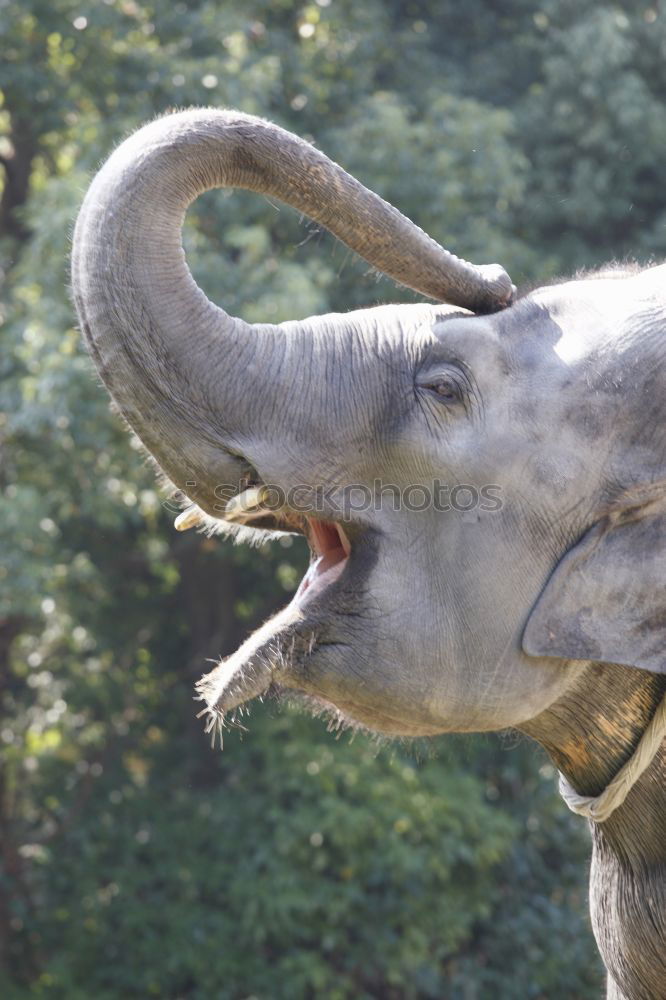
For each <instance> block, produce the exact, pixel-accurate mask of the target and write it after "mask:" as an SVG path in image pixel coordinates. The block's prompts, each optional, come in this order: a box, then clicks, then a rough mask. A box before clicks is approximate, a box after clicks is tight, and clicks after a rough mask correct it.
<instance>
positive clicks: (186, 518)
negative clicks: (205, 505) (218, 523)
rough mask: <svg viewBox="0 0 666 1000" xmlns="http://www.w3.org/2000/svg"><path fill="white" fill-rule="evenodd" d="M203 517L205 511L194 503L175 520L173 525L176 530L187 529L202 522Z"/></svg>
mask: <svg viewBox="0 0 666 1000" xmlns="http://www.w3.org/2000/svg"><path fill="white" fill-rule="evenodd" d="M203 519H204V514H203V511H201V510H200V509H199V508H198V507H197V505H196V504H192V506H191V507H188V508H187V509H186V510H184V511H183V512H182V514H179V515H178V517H177V518H176V520H175V521H174V522H173V526H174V528H175V529H176V531H187V529H188V528H194V527H196V525H197V524H201V522H202V521H203Z"/></svg>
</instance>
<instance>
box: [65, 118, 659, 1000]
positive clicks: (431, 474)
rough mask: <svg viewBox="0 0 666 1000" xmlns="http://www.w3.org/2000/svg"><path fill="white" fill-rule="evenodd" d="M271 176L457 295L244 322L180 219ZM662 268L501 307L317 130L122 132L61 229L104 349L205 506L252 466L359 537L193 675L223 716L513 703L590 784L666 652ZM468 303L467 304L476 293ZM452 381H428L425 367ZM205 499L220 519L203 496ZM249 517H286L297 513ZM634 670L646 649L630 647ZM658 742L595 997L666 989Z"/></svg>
mask: <svg viewBox="0 0 666 1000" xmlns="http://www.w3.org/2000/svg"><path fill="white" fill-rule="evenodd" d="M216 186H231V187H233V186H236V187H245V188H248V189H251V190H255V191H259V192H265V193H268V194H270V195H272V196H274V197H278V198H281V199H282V200H283V201H284V202H286V203H287V204H290V205H292V206H294V207H295V208H297V209H298V210H299V211H301V212H303V213H305V214H306V215H308V216H310V217H311V218H313V219H315V220H316V221H318V222H320V223H321V224H323V225H325V226H326V227H328V228H329V229H330V230H331V231H332V232H334V233H335V234H336V235H337V236H339V238H340V239H342V240H343V241H344V242H346V243H347V244H348V245H349V246H350V247H352V248H353V249H355V250H357V251H358V252H359V253H361V254H362V256H364V257H365V258H366V260H368V261H369V262H370V263H371V264H373V265H374V266H375V267H377V268H378V269H379V270H382V271H384V272H385V273H387V274H388V275H390V276H391V277H393V278H394V279H395V280H397V281H399V282H402V283H403V284H405V285H408V286H409V287H411V288H414V289H417V290H418V291H420V292H421V293H423V294H424V295H427V296H429V297H430V298H434V299H437V300H440V301H446V302H448V303H450V304H452V305H453V306H456V307H458V308H457V309H452V308H451V305H447V306H444V305H428V304H422V305H413V306H409V305H401V306H394V307H391V306H384V307H379V308H374V309H366V310H361V311H358V312H352V313H347V314H340V315H328V316H321V317H316V318H313V319H309V320H305V321H301V322H290V323H283V324H280V325H279V326H270V325H261V326H254V327H252V326H249V325H248V324H245V323H244V322H243V321H241V320H238V319H233V318H231V317H229V316H228V315H227V314H226V313H224V312H223V311H222V310H221V309H218V308H217V307H215V306H213V305H212V304H211V303H210V302H208V301H207V299H206V298H205V297H204V296H203V294H202V293H201V292H200V291H199V290H198V289H197V287H196V285H195V284H194V281H193V279H192V277H191V275H190V274H189V271H188V270H187V266H186V264H185V262H184V258H183V254H182V249H181V244H180V228H181V223H182V217H183V214H184V211H185V209H186V207H187V205H188V204H189V203H190V202H191V201H192V200H193V199H194V198H195V197H196V196H197V195H198V194H199V193H201V192H202V191H203V190H205V189H207V188H210V187H216ZM665 281H666V267H655V268H651V269H648V270H645V271H643V272H637V271H632V272H626V271H619V270H616V271H609V272H607V273H602V274H600V275H597V276H594V277H587V278H583V279H581V280H577V281H572V282H567V283H563V284H560V285H556V286H552V287H548V288H542V289H539V290H537V291H534V292H532V293H531V294H529V295H528V296H526V297H525V298H523V299H520V300H518V301H516V302H515V303H514V304H512V305H508V307H507V304H508V303H509V302H510V301H511V300H512V295H513V289H512V287H511V284H510V280H509V279H508V278H507V276H506V275H505V274H504V272H502V271H501V269H500V268H497V267H489V268H483V269H477V268H474V267H473V266H472V265H467V264H465V263H464V262H461V261H458V260H457V259H456V258H453V257H452V256H451V255H449V254H447V253H446V251H444V250H443V249H442V248H441V247H439V246H438V245H437V244H435V243H433V241H431V240H430V239H429V238H428V237H427V236H425V234H423V233H422V232H421V231H420V230H418V229H417V228H416V227H414V226H413V225H412V224H411V223H409V222H408V221H407V220H406V219H404V218H403V217H402V216H400V215H399V213H398V212H396V210H395V209H393V208H391V207H390V206H387V205H386V204H385V203H384V202H382V201H381V200H380V199H378V198H376V196H374V195H371V194H370V193H369V192H367V191H366V190H365V189H364V188H362V187H361V185H359V184H358V183H357V182H355V181H354V180H353V179H352V178H350V177H349V176H348V175H347V174H345V173H344V171H342V170H341V169H340V168H339V167H337V166H335V165H333V164H331V163H330V161H328V160H327V159H326V157H324V156H323V155H322V154H320V153H318V152H317V151H316V150H314V149H313V148H312V147H311V146H308V145H307V144H305V143H303V142H301V141H300V140H298V139H296V138H295V137H294V136H291V135H289V134H288V133H285V132H283V131H282V130H280V129H278V128H276V127H275V126H272V125H270V124H268V123H266V122H262V121H260V120H258V119H254V118H250V117H248V116H243V115H241V114H238V113H232V112H219V111H214V110H210V109H209V110H199V111H190V112H184V113H180V114H177V115H172V116H169V117H166V118H163V119H161V120H158V121H157V122H153V123H152V124H150V125H148V126H146V127H145V128H144V129H142V130H141V131H139V132H138V133H136V134H135V135H134V136H132V137H131V138H130V139H129V140H127V141H126V142H125V143H124V144H123V145H122V146H121V147H120V148H119V149H118V150H116V152H115V153H114V154H113V155H112V156H111V158H110V159H109V161H108V162H107V163H106V165H105V166H104V167H103V169H102V170H101V171H100V173H99V174H98V176H97V177H96V179H95V180H94V182H93V184H92V185H91V188H90V191H89V192H88V195H87V197H86V200H85V202H84V205H83V208H82V210H81V214H80V217H79V220H78V223H77V227H76V234H75V240H74V255H73V289H74V296H75V301H76V306H77V309H78V312H79V316H80V320H81V325H82V328H83V331H84V333H85V336H86V338H87V341H88V344H89V346H90V350H91V353H92V357H93V359H94V361H95V363H96V365H97V367H98V369H99V372H100V374H101V376H102V378H103V380H104V382H105V383H106V385H107V386H108V388H109V391H110V392H111V394H112V396H113V398H114V400H115V401H116V403H117V405H118V407H119V409H120V411H121V412H122V414H123V416H124V417H125V419H126V420H127V422H128V423H129V424H130V426H131V427H132V429H133V430H134V431H135V432H136V434H137V435H138V436H139V437H140V439H141V441H142V442H143V444H144V445H145V447H146V448H147V449H148V451H149V452H150V453H151V454H152V455H153V456H154V458H155V460H156V461H157V463H158V464H159V466H160V468H161V469H162V470H163V472H164V473H165V475H166V476H167V477H168V478H169V479H170V480H171V481H172V482H173V483H174V484H175V485H176V486H177V487H178V488H179V489H180V490H182V491H183V492H184V493H185V494H186V495H187V496H188V497H189V498H190V499H191V500H192V501H193V502H195V503H196V504H198V506H199V507H200V508H201V510H202V511H204V512H206V514H207V515H209V517H210V518H214V519H216V521H215V523H216V525H217V527H219V528H220V529H221V530H228V531H230V532H232V533H233V532H235V531H236V532H237V531H238V530H239V529H238V528H237V527H233V528H232V527H226V526H225V523H224V520H223V519H222V518H223V513H224V511H223V508H224V500H222V502H221V500H220V497H221V496H223V497H228V496H231V495H232V494H237V493H238V492H240V491H241V490H242V489H243V488H244V487H245V485H247V483H248V482H259V483H261V482H263V483H271V484H277V485H280V486H282V487H283V488H284V489H285V490H287V489H288V488H289V487H290V486H293V485H296V484H312V485H319V486H323V487H325V488H327V489H331V488H332V490H331V492H330V493H329V496H330V497H331V498H332V506H331V509H330V510H328V511H327V512H326V513H324V514H323V515H322V516H323V517H326V518H328V519H331V520H338V521H340V520H341V519H342V520H344V525H345V529H346V532H347V536H348V538H349V539H350V541H351V543H352V551H351V555H350V557H349V560H348V562H347V564H346V566H345V568H344V571H343V572H342V575H341V576H340V577H339V579H337V580H336V582H334V583H332V584H331V585H330V586H329V587H328V588H326V589H324V590H323V592H322V593H321V594H320V595H319V596H317V597H316V598H315V599H314V600H313V601H312V602H310V603H309V604H306V605H304V606H303V605H301V604H298V603H293V602H292V604H290V605H289V607H288V608H287V609H285V611H284V612H282V613H280V614H279V615H278V616H277V617H276V618H275V619H273V620H272V621H271V622H269V623H267V624H266V625H265V626H264V627H263V628H262V629H261V630H259V632H258V633H256V634H255V636H253V637H251V638H250V639H249V640H248V641H247V643H245V645H244V646H243V647H242V648H241V650H239V651H238V653H236V654H234V656H232V657H231V658H230V659H229V660H228V661H226V662H225V663H223V664H221V665H220V666H219V667H218V668H216V670H214V671H213V673H212V674H210V675H209V676H208V677H207V678H205V680H204V682H203V684H202V688H201V690H202V692H203V694H204V696H205V698H206V700H207V703H208V705H209V707H210V709H211V711H212V712H214V713H215V714H216V715H221V714H222V713H224V712H225V711H228V710H230V709H233V708H234V707H235V706H236V705H238V704H240V703H241V702H242V701H244V700H247V699H248V698H251V697H253V696H255V695H257V694H260V693H262V692H263V691H265V690H266V689H268V688H269V687H270V688H271V689H288V690H291V691H295V692H300V693H301V694H302V695H304V696H305V697H307V698H308V699H309V700H310V701H311V703H312V704H313V706H314V708H315V710H321V708H322V707H323V708H325V709H327V710H329V711H330V712H331V713H332V714H333V715H334V716H336V717H337V718H338V719H345V720H349V721H351V722H352V723H356V724H361V725H364V726H366V727H369V728H370V729H373V730H376V731H379V732H382V733H386V734H389V735H400V736H424V735H425V736H427V735H431V734H436V733H443V732H450V731H463V730H464V731H472V730H496V729H502V728H505V727H507V726H513V727H518V728H521V729H522V730H523V731H525V732H527V733H529V734H530V735H532V736H533V737H535V738H536V739H538V740H539V741H540V742H541V743H542V744H543V745H544V746H546V748H547V749H548V751H549V752H550V753H551V755H552V757H553V759H554V760H555V762H556V763H557V765H558V767H560V768H561V769H562V770H563V771H564V772H565V773H566V774H567V776H568V777H569V779H570V780H571V781H572V783H573V784H574V786H575V787H576V788H577V790H578V791H580V792H582V793H584V794H597V793H598V792H599V791H601V790H602V789H603V787H604V786H605V784H606V783H607V781H608V780H609V779H610V778H611V777H612V776H613V775H614V774H615V773H616V771H617V770H618V768H619V767H620V766H621V764H622V763H623V762H624V761H625V760H626V759H627V758H628V756H629V755H630V754H631V752H632V750H633V748H634V747H635V745H636V743H637V742H638V740H639V738H640V735H641V733H642V732H643V730H644V728H645V725H646V724H647V722H648V720H649V718H650V717H651V714H652V713H653V712H654V709H655V707H656V705H657V704H658V702H659V700H660V698H661V697H662V695H663V693H664V687H665V682H666V677H664V676H663V673H664V671H665V670H666V652H665V650H666V555H665V545H664V538H665V532H664V525H665V524H666V488H665V487H666V420H665V417H666V384H665V383H666V378H665V377H664V367H663V364H662V360H663V357H664V353H665V352H666V336H665V324H664V310H665V306H666V292H665V291H664V287H665ZM465 310H467V311H465ZM443 379H444V383H445V385H446V386H447V387H448V389H449V390H450V391H448V392H446V393H444V394H443V395H442V394H441V393H438V392H437V391H436V389H435V388H434V387H436V386H437V385H441V384H442V380H443ZM376 479H380V480H382V481H383V482H384V483H395V484H397V485H398V486H403V487H404V486H407V485H409V484H419V483H422V484H426V485H429V484H432V482H433V480H435V479H439V480H440V481H442V482H443V483H446V484H447V485H448V486H449V487H452V486H454V485H456V484H463V483H464V484H470V485H473V486H475V487H476V488H477V489H478V490H480V489H481V488H482V487H483V486H487V485H489V484H495V485H497V486H499V488H500V496H501V501H502V506H501V509H500V510H495V511H484V510H481V509H475V510H474V511H473V512H471V513H467V514H464V515H463V514H461V513H458V512H456V511H455V510H453V511H448V512H442V511H437V510H433V509H430V510H427V511H423V512H410V511H407V510H399V511H394V510H392V507H391V505H390V504H389V505H387V504H384V506H383V507H382V509H381V510H378V511H370V512H365V513H362V514H359V513H355V512H352V511H350V510H348V509H347V510H344V511H343V514H341V513H340V509H337V510H336V504H342V503H343V501H342V497H343V493H342V491H343V488H344V487H345V486H346V485H348V484H350V483H360V484H368V485H369V486H372V484H373V482H374V481H375V480H376ZM208 523H209V525H210V524H212V523H213V522H212V521H210V519H209V522H208ZM254 524H255V527H246V528H241V529H240V531H241V532H244V533H245V535H246V536H247V537H249V538H252V537H255V538H256V537H258V536H259V535H260V534H261V532H260V531H259V529H258V528H257V527H256V525H257V524H259V525H261V527H262V528H263V529H265V530H271V531H280V530H301V528H303V527H305V528H306V530H307V525H305V524H304V523H303V522H302V521H301V519H300V518H298V517H295V516H293V515H292V513H291V512H289V511H285V512H282V513H281V514H278V515H275V516H273V515H266V516H265V517H264V518H263V519H261V520H259V521H255V522H254ZM637 667H639V668H642V669H636V668H637ZM665 776H666V756H665V755H664V753H663V749H662V753H661V754H660V755H658V756H657V758H656V759H655V762H654V763H653V764H652V765H651V767H650V768H649V769H648V771H647V772H646V773H645V774H644V775H643V777H642V778H641V779H640V780H639V782H638V784H637V785H636V786H635V787H634V789H633V790H632V791H631V793H630V794H629V797H628V799H627V800H626V802H625V804H624V805H623V806H621V807H620V808H619V809H618V810H617V812H616V813H615V814H613V816H612V817H611V818H610V819H609V820H608V821H607V822H606V823H604V824H603V825H594V824H593V839H594V856H593V866H592V878H591V911H592V918H593V924H594V928H595V933H596V936H597V941H598V944H599V947H600V950H601V952H602V955H603V958H604V961H605V963H606V966H607V968H608V970H609V996H612V997H614V998H616V1000H619V998H632V1000H633V998H636V1000H638V998H639V997H640V998H647V997H649V998H655V1000H656V998H658V997H659V998H663V997H665V996H666V959H665V954H666V888H665V881H666V879H665V875H666V870H665V869H666V865H665V855H666V822H665V812H666V808H665V807H666V793H665V791H664V778H665Z"/></svg>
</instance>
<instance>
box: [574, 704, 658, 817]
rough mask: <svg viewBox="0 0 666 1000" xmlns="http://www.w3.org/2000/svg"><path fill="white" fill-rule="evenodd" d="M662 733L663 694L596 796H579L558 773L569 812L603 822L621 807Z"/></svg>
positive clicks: (654, 752)
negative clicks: (620, 764)
mask: <svg viewBox="0 0 666 1000" xmlns="http://www.w3.org/2000/svg"><path fill="white" fill-rule="evenodd" d="M665 736H666V695H665V696H664V697H663V698H662V700H661V702H660V703H659V705H658V706H657V710H656V712H655V713H654V715H653V716H652V718H651V719H650V722H649V723H648V725H647V727H646V729H645V732H644V733H643V735H642V736H641V739H640V742H639V744H638V746H637V747H636V749H635V750H634V752H633V754H632V755H631V757H630V758H629V760H628V761H627V763H626V764H624V765H623V767H621V768H620V770H619V771H618V772H617V774H616V775H615V777H614V778H613V780H612V781H611V782H609V784H608V785H606V787H605V788H604V790H603V792H601V794H600V795H579V794H578V792H577V791H576V789H575V788H574V787H573V786H572V785H571V784H570V783H569V782H568V780H567V779H566V778H565V777H564V775H563V774H562V772H560V795H561V796H562V798H563V799H564V801H565V802H566V804H567V805H568V806H569V809H571V811H572V812H575V813H578V815H579V816H587V817H588V819H593V820H594V821H595V823H603V822H604V820H607V819H608V817H609V816H610V814H611V813H612V812H613V811H614V810H615V809H617V807H618V806H621V805H622V803H623V802H624V800H625V799H626V797H627V795H628V794H629V791H630V789H631V788H632V787H633V785H634V784H635V782H636V781H638V779H639V778H640V776H641V774H642V773H643V771H645V770H646V768H647V767H648V766H649V765H650V764H651V763H652V761H653V759H654V756H655V754H656V752H657V750H658V749H659V747H660V746H661V741H662V740H663V739H664V737H665Z"/></svg>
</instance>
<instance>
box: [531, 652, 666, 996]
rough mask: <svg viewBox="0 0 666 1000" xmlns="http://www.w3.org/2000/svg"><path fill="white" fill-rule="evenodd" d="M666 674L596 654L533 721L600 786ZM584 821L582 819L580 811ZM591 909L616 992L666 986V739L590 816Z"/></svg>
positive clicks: (541, 735) (574, 771) (573, 774)
mask: <svg viewBox="0 0 666 1000" xmlns="http://www.w3.org/2000/svg"><path fill="white" fill-rule="evenodd" d="M665 692H666V677H664V676H658V675H656V674H650V673H647V672H645V671H643V670H634V669H632V668H629V667H619V666H614V665H602V664H591V665H590V666H589V667H588V669H587V670H586V671H585V672H584V673H583V674H582V675H581V677H580V679H579V680H578V682H577V683H576V686H575V689H574V690H573V691H571V692H569V693H567V696H566V697H565V698H562V699H560V700H559V701H558V702H556V703H555V704H554V705H552V706H551V707H550V708H549V709H548V710H547V711H546V712H543V713H542V714H541V715H540V716H538V717H537V718H536V719H533V720H531V722H529V723H527V724H526V725H524V726H523V727H521V728H523V729H524V731H525V732H527V733H529V734H530V735H531V736H533V737H534V738H535V739H537V740H538V741H539V742H540V743H542V744H543V746H544V747H545V748H546V749H547V750H548V752H549V754H550V756H551V757H552V759H553V761H554V762H555V764H556V765H557V767H558V768H559V769H560V771H562V772H563V774H565V775H566V777H567V778H568V780H569V781H570V782H571V784H572V785H573V786H574V787H575V789H576V790H577V791H578V792H580V793H581V794H583V795H598V794H599V793H600V792H601V791H602V790H603V789H604V788H605V787H606V785H607V784H608V782H609V781H610V780H611V778H613V777H614V775H615V774H617V772H618V771H619V769H620V767H621V766H622V765H623V764H624V763H625V761H626V760H628V759H629V757H630V756H631V755H632V753H633V751H634V749H635V747H636V745H637V744H638V741H639V740H640V737H641V735H642V733H643V732H644V730H645V727H646V725H647V723H648V721H649V720H650V718H651V717H652V715H653V713H654V711H655V709H656V707H657V705H658V704H659V702H660V701H661V699H662V698H663V697H664V693H665ZM581 822H582V821H581ZM590 825H591V831H592V845H593V846H592V866H591V870H590V912H591V916H592V925H593V929H594V933H595V937H596V939H597V944H598V946H599V951H600V952H601V955H602V958H603V960H604V963H605V965H606V968H607V969H608V972H609V981H608V997H609V998H612V1000H663V998H664V996H666V745H664V744H662V747H661V750H660V751H659V752H658V753H657V755H656V756H655V759H654V761H653V762H652V764H651V765H650V767H649V768H648V769H647V771H645V772H644V774H643V775H642V776H641V777H640V778H639V780H638V781H637V783H636V784H635V785H634V787H633V788H632V789H631V791H630V792H629V794H628V796H627V798H626V800H625V801H624V803H623V804H622V805H621V806H619V807H618V808H617V810H616V811H615V812H614V813H612V815H611V816H609V818H608V819H607V820H606V821H605V822H604V823H591V824H590Z"/></svg>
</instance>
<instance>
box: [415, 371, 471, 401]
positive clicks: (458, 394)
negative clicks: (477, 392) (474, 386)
mask: <svg viewBox="0 0 666 1000" xmlns="http://www.w3.org/2000/svg"><path fill="white" fill-rule="evenodd" d="M423 388H424V389H428V390H429V391H430V392H432V393H434V395H436V396H437V397H438V399H441V400H442V402H443V403H458V402H460V400H461V399H462V389H461V386H460V383H459V382H458V380H457V379H455V378H454V377H453V375H447V374H442V375H438V376H437V377H436V378H434V379H431V380H428V382H427V384H425V385H424V386H423Z"/></svg>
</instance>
